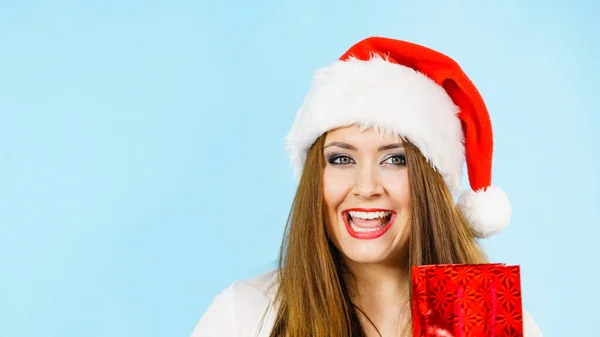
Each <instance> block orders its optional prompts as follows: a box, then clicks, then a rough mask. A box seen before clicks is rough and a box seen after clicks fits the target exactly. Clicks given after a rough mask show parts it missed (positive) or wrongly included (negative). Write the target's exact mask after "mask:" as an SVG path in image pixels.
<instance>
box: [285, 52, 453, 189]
mask: <svg viewBox="0 0 600 337" xmlns="http://www.w3.org/2000/svg"><path fill="white" fill-rule="evenodd" d="M457 113H458V107H457V106H456V105H455V104H454V102H453V101H452V99H451V98H450V96H448V94H447V93H446V91H445V90H444V89H443V88H442V87H441V86H439V85H438V84H437V83H435V82H434V81H433V80H431V79H430V78H428V77H427V76H425V75H424V74H422V73H420V72H417V71H415V70H414V69H412V68H409V67H405V66H402V65H398V64H395V63H391V62H388V61H386V60H385V59H383V58H381V57H379V56H373V58H372V59H371V60H369V61H362V60H358V59H354V58H351V59H349V60H346V61H336V62H334V63H333V64H332V65H330V66H328V67H325V68H322V69H320V70H318V71H317V72H316V73H315V76H314V78H313V84H312V88H311V90H310V91H309V92H308V94H307V96H306V98H305V101H304V104H303V105H302V106H301V107H300V109H299V110H298V113H297V116H296V120H295V121H294V124H293V125H292V129H291V131H290V133H289V134H288V135H287V137H286V145H287V146H286V147H287V150H288V152H289V154H290V160H291V162H292V166H293V167H294V175H295V178H296V179H299V177H300V175H301V173H302V169H303V167H304V161H305V160H306V152H307V151H308V149H309V148H310V146H311V145H312V144H313V143H314V141H315V140H316V139H317V138H318V137H319V136H321V135H322V134H323V133H325V132H327V131H328V130H332V129H335V128H338V127H343V126H349V125H352V124H361V125H363V126H366V127H372V126H373V127H378V128H381V129H383V130H386V131H388V132H391V133H395V134H398V135H401V136H403V137H405V138H406V139H407V140H409V141H411V142H412V143H413V144H415V145H416V146H417V147H418V148H419V149H420V151H421V152H422V153H423V155H424V156H425V157H426V158H427V159H428V160H429V161H430V163H431V165H432V166H433V167H434V168H436V169H437V170H438V172H440V174H441V175H442V177H443V178H444V181H445V182H446V184H447V185H448V188H449V189H450V191H452V192H453V193H455V194H458V192H459V190H460V182H461V177H462V164H463V162H464V144H463V132H462V127H461V123H460V120H459V118H458V117H457V116H456V115H457Z"/></svg>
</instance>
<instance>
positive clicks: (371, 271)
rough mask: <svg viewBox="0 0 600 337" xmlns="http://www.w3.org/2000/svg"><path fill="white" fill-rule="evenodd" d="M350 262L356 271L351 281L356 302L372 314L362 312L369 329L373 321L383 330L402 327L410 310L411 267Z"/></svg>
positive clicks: (351, 290)
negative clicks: (409, 268)
mask: <svg viewBox="0 0 600 337" xmlns="http://www.w3.org/2000/svg"><path fill="white" fill-rule="evenodd" d="M347 265H348V268H349V269H350V270H351V272H352V277H351V279H350V278H349V279H348V280H347V281H348V282H349V283H348V284H349V285H350V287H349V289H350V292H351V297H352V301H353V302H354V304H356V305H357V306H358V307H359V308H360V310H361V311H363V312H364V314H365V315H366V316H367V317H368V319H366V317H363V315H361V313H360V312H359V317H361V321H363V326H364V327H365V328H366V329H367V330H369V329H370V328H369V326H370V325H371V324H370V322H369V320H371V321H372V322H373V324H375V326H376V327H377V329H378V330H380V331H381V330H384V331H397V329H399V328H402V323H403V322H405V319H406V318H407V317H408V313H409V311H407V310H410V305H409V304H410V297H409V296H410V295H409V286H410V282H409V279H408V270H407V268H405V267H400V266H398V265H394V266H392V265H385V264H365V263H355V262H348V264H347ZM384 336H385V334H384Z"/></svg>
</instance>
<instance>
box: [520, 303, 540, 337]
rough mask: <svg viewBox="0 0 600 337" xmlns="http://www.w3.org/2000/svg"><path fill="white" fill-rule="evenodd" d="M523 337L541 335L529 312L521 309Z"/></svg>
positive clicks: (537, 336)
mask: <svg viewBox="0 0 600 337" xmlns="http://www.w3.org/2000/svg"><path fill="white" fill-rule="evenodd" d="M523 337H543V336H542V330H540V328H539V327H538V325H537V324H536V323H535V321H534V320H533V317H532V316H531V314H530V313H529V312H528V311H527V310H525V309H523Z"/></svg>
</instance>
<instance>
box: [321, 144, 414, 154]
mask: <svg viewBox="0 0 600 337" xmlns="http://www.w3.org/2000/svg"><path fill="white" fill-rule="evenodd" d="M331 146H337V147H341V148H342V149H346V150H351V151H357V149H356V147H354V146H352V145H350V144H347V143H342V142H331V143H329V144H327V145H325V146H324V147H323V149H326V148H328V147H331ZM403 147H404V144H402V143H393V144H388V145H383V146H380V147H379V148H378V149H377V151H379V152H381V151H387V150H392V149H401V148H403Z"/></svg>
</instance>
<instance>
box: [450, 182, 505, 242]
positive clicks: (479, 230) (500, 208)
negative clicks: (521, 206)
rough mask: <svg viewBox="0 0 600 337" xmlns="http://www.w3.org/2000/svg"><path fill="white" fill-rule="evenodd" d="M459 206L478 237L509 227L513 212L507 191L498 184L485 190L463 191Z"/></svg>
mask: <svg viewBox="0 0 600 337" xmlns="http://www.w3.org/2000/svg"><path fill="white" fill-rule="evenodd" d="M457 206H458V208H459V209H460V210H461V212H462V214H463V216H465V218H466V219H467V221H468V222H469V225H471V228H472V229H473V231H474V233H475V236H476V237H478V238H487V237H490V236H492V235H494V234H496V233H498V232H500V231H502V230H503V229H505V228H506V227H508V224H509V222H510V216H511V214H512V208H511V206H510V201H508V197H507V196H506V193H504V191H502V189H500V188H499V187H496V186H490V187H488V188H487V189H486V190H485V191H483V190H480V191H472V190H469V191H463V192H462V193H461V195H460V197H459V198H458V204H457Z"/></svg>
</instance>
